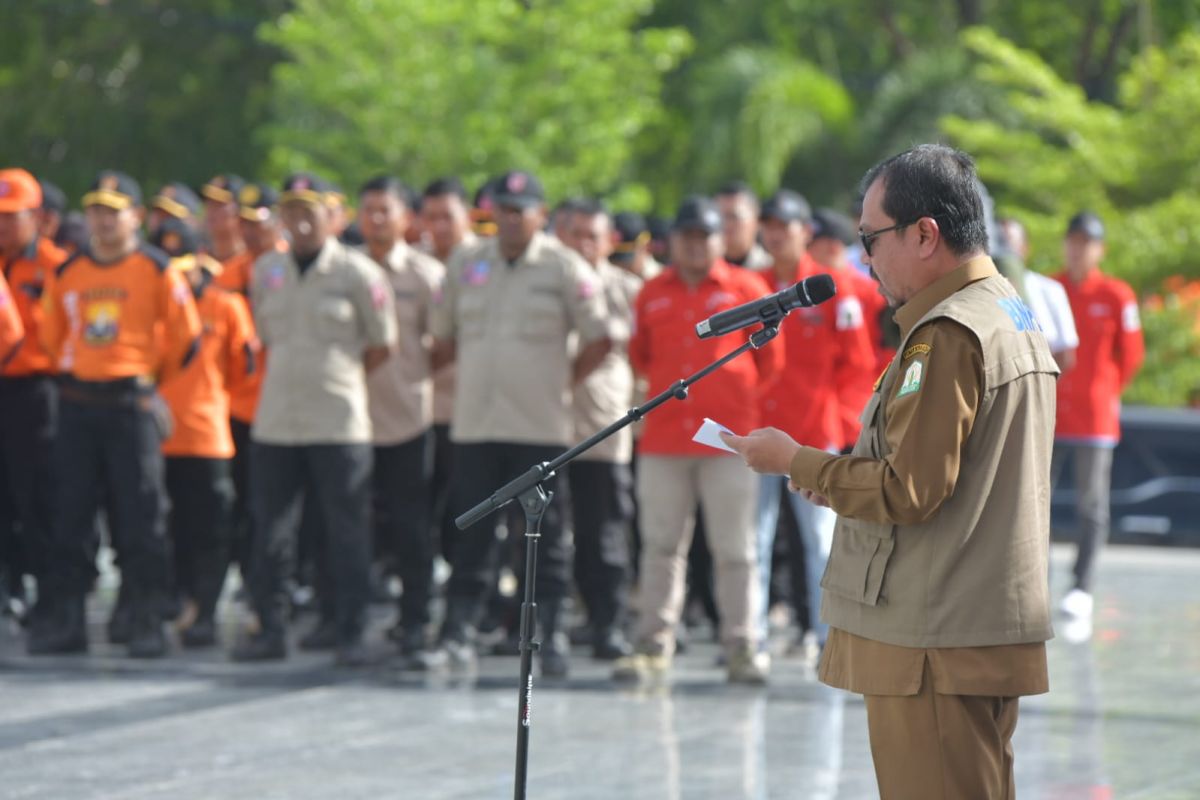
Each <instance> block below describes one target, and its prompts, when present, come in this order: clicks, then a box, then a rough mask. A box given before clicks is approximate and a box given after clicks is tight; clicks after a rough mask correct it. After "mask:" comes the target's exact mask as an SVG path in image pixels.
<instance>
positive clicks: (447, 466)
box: [429, 424, 459, 562]
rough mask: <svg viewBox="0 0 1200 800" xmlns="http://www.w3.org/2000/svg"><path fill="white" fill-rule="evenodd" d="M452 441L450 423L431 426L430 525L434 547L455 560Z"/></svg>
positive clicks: (450, 560) (455, 535)
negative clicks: (433, 537)
mask: <svg viewBox="0 0 1200 800" xmlns="http://www.w3.org/2000/svg"><path fill="white" fill-rule="evenodd" d="M453 480H454V443H453V442H451V441H450V426H449V425H448V424H437V425H434V426H433V474H432V475H431V476H430V495H429V500H430V505H431V507H430V524H431V525H432V526H433V531H434V536H435V537H436V539H435V546H436V547H438V548H440V550H439V552H440V553H441V554H442V558H444V559H446V561H447V562H452V561H454V544H455V542H457V541H458V534H459V531H458V528H457V527H456V526H455V524H454V514H453V513H452V512H453V503H454V485H453Z"/></svg>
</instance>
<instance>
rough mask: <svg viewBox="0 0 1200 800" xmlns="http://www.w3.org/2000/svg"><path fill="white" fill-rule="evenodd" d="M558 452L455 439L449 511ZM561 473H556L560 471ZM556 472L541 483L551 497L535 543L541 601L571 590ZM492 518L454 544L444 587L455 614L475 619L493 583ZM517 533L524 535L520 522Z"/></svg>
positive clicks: (462, 507) (458, 509)
mask: <svg viewBox="0 0 1200 800" xmlns="http://www.w3.org/2000/svg"><path fill="white" fill-rule="evenodd" d="M562 451H563V448H562V447H559V446H555V445H532V444H515V443H512V442H482V443H478V444H474V443H473V444H456V445H455V448H454V469H455V479H454V497H455V501H454V503H453V509H452V513H453V514H454V515H455V516H457V515H458V514H461V513H463V512H464V511H467V510H469V509H470V508H471V507H473V506H474V505H475V504H476V503H478V502H479V501H481V500H483V499H485V498H486V497H488V495H490V494H491V493H492V492H494V491H496V489H498V488H500V487H501V486H502V485H504V484H505V483H507V482H508V481H510V480H512V479H513V478H515V477H517V476H518V475H520V474H522V473H524V472H526V471H527V470H528V469H529V468H530V467H532V466H533V465H534V464H537V463H540V462H542V461H550V460H551V459H553V458H554V457H555V456H557V455H559V454H560V453H561V452H562ZM561 474H562V473H559V475H561ZM557 483H558V477H555V478H551V479H550V480H548V481H546V483H545V484H544V485H545V487H546V490H547V491H549V492H553V493H554V496H553V498H552V499H551V501H550V504H549V506H548V507H547V509H546V514H545V516H544V517H543V518H542V537H541V540H540V541H539V543H538V566H537V580H536V583H535V588H536V590H537V594H538V599H539V601H540V600H547V601H549V600H561V599H563V598H565V597H566V596H567V594H568V592H569V591H570V581H571V561H570V548H569V547H568V544H567V540H566V537H565V536H564V532H563V497H562V493H561V492H558V491H555V488H556V486H557ZM495 530H496V517H495V515H492V516H489V517H487V518H486V519H484V520H483V521H481V522H478V523H476V524H475V525H472V526H471V527H470V528H468V529H467V530H465V531H462V535H461V537H460V538H459V540H458V543H457V545H456V546H455V553H454V556H455V558H454V562H453V567H454V569H453V572H452V573H451V575H450V582H449V584H448V586H447V588H446V595H447V600H448V601H449V603H450V605H451V606H452V609H454V610H456V613H460V614H462V615H464V616H466V617H468V619H467V620H465V621H466V622H469V623H474V622H475V621H477V619H478V616H479V613H480V610H481V608H482V605H483V603H484V601H485V600H486V598H487V596H488V594H489V592H490V591H491V589H492V587H493V585H494V584H495V577H496V553H497V550H498V546H497V545H498V540H497V538H496V534H495ZM516 532H517V534H518V535H522V534H524V530H523V526H522V527H520V528H518V529H517V531H516Z"/></svg>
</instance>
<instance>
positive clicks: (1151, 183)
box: [943, 28, 1200, 403]
mask: <svg viewBox="0 0 1200 800" xmlns="http://www.w3.org/2000/svg"><path fill="white" fill-rule="evenodd" d="M964 39H965V42H966V44H967V46H968V47H969V48H970V50H971V52H972V53H973V54H975V56H976V58H977V59H978V61H977V65H976V68H975V72H976V77H977V78H978V79H979V80H980V81H981V82H983V83H985V84H988V85H990V86H993V87H996V88H998V89H1000V90H1002V91H1003V92H1005V94H1006V96H1007V103H1008V106H1009V108H1010V109H1011V110H1012V112H1013V116H1012V117H1011V118H1010V119H1009V120H1008V121H1007V122H1000V121H996V120H992V119H966V118H963V117H959V116H948V117H946V118H945V119H944V120H943V127H944V129H945V131H946V132H947V133H948V134H949V135H950V136H951V137H952V138H953V139H954V141H955V142H956V143H957V144H958V145H960V146H961V147H963V148H964V149H966V150H967V151H968V152H970V153H972V154H973V155H974V156H975V158H976V160H977V162H978V165H979V170H980V175H981V176H982V177H983V180H984V181H985V183H987V184H988V186H989V187H990V188H991V189H992V190H993V192H994V194H995V196H996V199H997V203H998V206H999V209H1000V210H1001V211H1002V212H1004V213H1008V214H1012V215H1013V216H1016V217H1017V218H1018V219H1021V220H1022V221H1023V222H1024V223H1025V224H1026V226H1027V227H1028V228H1029V231H1030V241H1031V243H1032V245H1033V257H1032V262H1033V265H1034V266H1036V267H1038V268H1040V269H1043V270H1050V269H1054V268H1056V267H1057V264H1058V259H1059V257H1060V247H1061V240H1062V235H1063V231H1064V230H1065V227H1066V221H1067V219H1068V218H1069V217H1070V215H1071V214H1073V213H1075V212H1076V211H1079V210H1080V209H1084V208H1088V209H1091V210H1094V211H1096V212H1097V213H1099V214H1100V215H1101V216H1102V217H1104V218H1105V219H1106V220H1107V221H1108V223H1109V228H1110V235H1109V241H1108V254H1107V257H1106V259H1105V265H1104V266H1105V269H1106V270H1107V271H1109V272H1112V273H1113V274H1116V275H1118V276H1120V277H1121V278H1123V279H1125V280H1127V281H1129V282H1130V283H1131V284H1132V285H1133V287H1134V288H1135V289H1136V290H1137V291H1139V292H1140V293H1142V294H1143V295H1146V294H1149V293H1156V292H1157V291H1158V290H1159V288H1160V287H1161V285H1162V283H1163V281H1164V279H1166V278H1167V277H1169V276H1172V275H1185V276H1193V277H1200V260H1198V257H1197V252H1198V251H1200V82H1198V81H1197V80H1196V76H1197V75H1198V74H1200V33H1191V34H1186V35H1184V36H1182V37H1180V38H1179V39H1178V41H1177V42H1176V43H1175V44H1174V46H1172V47H1171V48H1169V49H1166V50H1163V49H1159V48H1151V49H1149V50H1147V51H1146V52H1145V53H1143V54H1142V55H1141V56H1140V57H1139V58H1137V59H1136V60H1135V61H1134V62H1133V63H1132V65H1131V67H1130V69H1129V70H1128V71H1127V72H1126V73H1125V74H1124V75H1122V76H1121V78H1120V81H1119V87H1120V90H1119V101H1118V103H1117V104H1115V105H1109V104H1106V103H1101V102H1098V101H1091V100H1088V99H1087V96H1086V94H1085V93H1084V91H1083V89H1082V88H1081V87H1079V86H1078V85H1076V84H1072V83H1068V82H1067V81H1065V80H1063V79H1062V78H1060V77H1059V76H1058V75H1057V74H1056V73H1055V72H1054V71H1053V70H1052V69H1051V68H1050V67H1049V66H1048V65H1047V64H1045V63H1044V62H1043V61H1041V59H1039V58H1038V57H1037V56H1036V55H1034V54H1032V53H1030V52H1028V51H1026V50H1021V49H1020V48H1018V47H1016V46H1015V45H1013V44H1012V43H1011V42H1009V41H1007V40H1004V39H1002V38H1000V37H999V36H997V35H996V34H995V33H993V32H991V31H989V30H987V29H983V28H978V29H973V30H970V31H968V32H966V33H965V34H964ZM1164 315H1165V316H1164ZM1160 316H1161V318H1160ZM1178 318H1179V316H1178V314H1177V313H1172V312H1169V311H1164V312H1151V313H1150V314H1148V315H1147V323H1146V336H1147V345H1148V350H1149V354H1150V355H1149V360H1148V363H1147V367H1146V369H1145V370H1144V371H1143V373H1142V376H1141V377H1140V378H1139V379H1138V383H1137V384H1136V385H1135V386H1134V387H1133V390H1132V395H1133V396H1135V397H1137V398H1138V399H1140V400H1144V401H1148V400H1153V401H1155V402H1163V403H1179V402H1182V401H1183V400H1184V399H1185V398H1186V391H1187V390H1188V389H1190V388H1193V387H1194V385H1195V384H1193V386H1188V385H1187V384H1188V382H1189V381H1190V380H1192V378H1189V377H1187V376H1188V375H1191V374H1192V373H1194V371H1195V370H1194V366H1195V362H1194V360H1193V361H1191V362H1190V363H1185V361H1187V360H1186V359H1183V358H1182V357H1181V354H1184V353H1188V352H1196V351H1195V350H1194V349H1189V348H1194V335H1193V333H1192V329H1191V326H1188V325H1183V326H1182V327H1180V326H1179V325H1178V324H1176V323H1177V322H1178ZM1189 342H1191V344H1189Z"/></svg>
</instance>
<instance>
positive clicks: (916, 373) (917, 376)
mask: <svg viewBox="0 0 1200 800" xmlns="http://www.w3.org/2000/svg"><path fill="white" fill-rule="evenodd" d="M924 373H925V363H924V362H922V361H914V362H913V363H912V365H911V366H909V368H908V370H907V371H906V372H905V373H904V383H902V384H900V391H899V392H897V393H896V397H904V396H905V395H907V394H912V393H913V392H915V391H917V390H918V389H920V388H921V377H922V376H923V375H924Z"/></svg>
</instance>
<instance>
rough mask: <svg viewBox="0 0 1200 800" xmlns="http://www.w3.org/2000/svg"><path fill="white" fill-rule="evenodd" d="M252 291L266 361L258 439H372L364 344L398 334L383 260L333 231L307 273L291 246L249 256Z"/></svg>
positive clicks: (387, 341)
mask: <svg viewBox="0 0 1200 800" xmlns="http://www.w3.org/2000/svg"><path fill="white" fill-rule="evenodd" d="M250 299H251V304H252V307H253V311H254V322H255V325H256V327H257V328H258V334H259V338H260V339H261V340H262V342H263V345H264V347H266V349H267V351H268V353H269V359H270V360H269V365H270V366H269V367H268V368H267V370H266V374H265V376H264V378H263V387H262V399H261V401H260V403H259V407H258V414H257V416H256V417H255V420H254V427H253V429H252V436H253V438H254V440H255V441H259V442H265V443H267V444H281V445H306V444H359V443H369V442H370V441H371V419H370V416H369V414H368V411H367V378H366V369H365V368H364V366H363V352H364V351H365V350H366V349H367V348H368V347H381V346H385V345H387V346H390V345H392V344H394V343H395V341H396V315H395V311H394V310H393V308H392V291H391V289H390V288H389V286H388V284H387V279H386V277H385V276H384V274H383V271H382V270H381V269H380V268H379V266H378V265H377V264H376V263H375V262H374V261H372V260H371V259H370V258H368V257H367V256H364V255H363V254H362V253H359V252H357V251H356V250H353V249H351V248H349V247H347V246H345V245H343V244H341V243H340V242H338V241H337V240H335V239H332V238H331V239H329V240H328V241H327V242H326V243H325V247H324V248H323V249H322V250H321V254H320V255H319V256H318V257H317V260H316V261H315V262H314V263H313V264H312V265H311V266H309V267H308V269H307V270H306V271H305V273H304V275H303V276H301V274H300V271H299V268H298V267H297V266H296V262H295V260H294V259H293V257H292V254H291V253H268V254H266V255H264V256H262V257H261V258H259V259H258V260H257V261H256V262H254V272H253V280H252V282H251V284H250Z"/></svg>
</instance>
